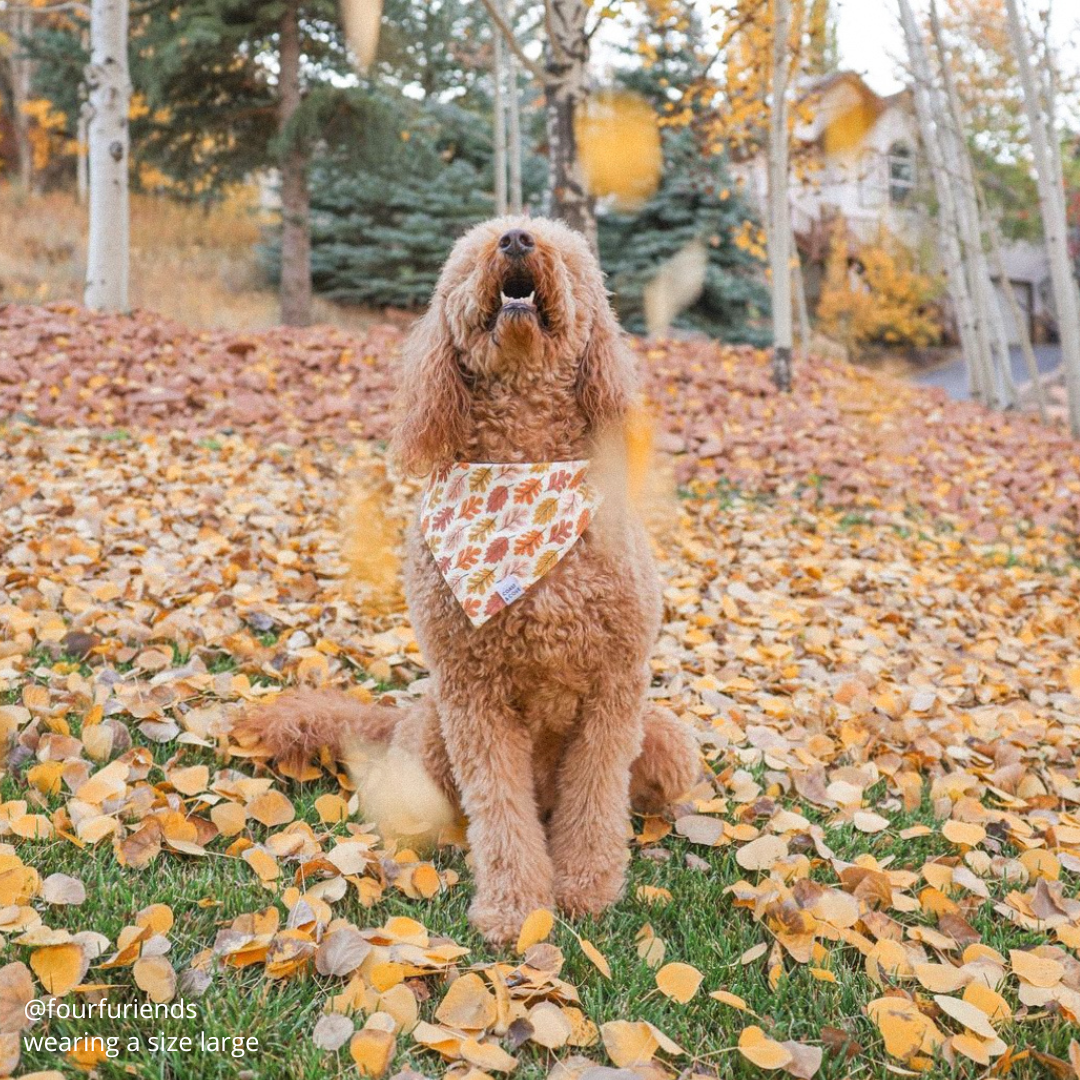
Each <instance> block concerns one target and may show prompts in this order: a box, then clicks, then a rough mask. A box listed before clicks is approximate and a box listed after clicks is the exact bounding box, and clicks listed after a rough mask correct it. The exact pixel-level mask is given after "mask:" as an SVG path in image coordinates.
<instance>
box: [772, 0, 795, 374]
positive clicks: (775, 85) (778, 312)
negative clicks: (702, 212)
mask: <svg viewBox="0 0 1080 1080" xmlns="http://www.w3.org/2000/svg"><path fill="white" fill-rule="evenodd" d="M790 25H791V2H790V0H774V6H773V77H772V101H771V108H770V115H769V236H768V240H769V268H770V271H771V276H772V322H773V382H774V383H775V384H776V388H777V389H778V390H781V391H784V392H787V391H789V390H790V389H791V347H792V325H791V208H790V205H789V203H788V123H787V116H788V111H787V82H788V71H789V67H790V57H789V53H788V29H789V27H790Z"/></svg>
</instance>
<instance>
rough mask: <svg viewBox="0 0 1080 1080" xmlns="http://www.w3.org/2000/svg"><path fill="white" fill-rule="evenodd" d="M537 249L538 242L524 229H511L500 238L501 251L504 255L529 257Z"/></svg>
mask: <svg viewBox="0 0 1080 1080" xmlns="http://www.w3.org/2000/svg"><path fill="white" fill-rule="evenodd" d="M534 247H536V241H535V240H534V239H533V235H532V233H530V232H526V231H525V230H524V229H511V230H510V231H509V232H505V233H503V234H502V236H501V237H500V238H499V250H500V251H501V252H502V253H503V254H504V255H515V256H521V255H528V254H529V252H530V251H532V249H533V248H534Z"/></svg>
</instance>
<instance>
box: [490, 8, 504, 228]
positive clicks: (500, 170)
mask: <svg viewBox="0 0 1080 1080" xmlns="http://www.w3.org/2000/svg"><path fill="white" fill-rule="evenodd" d="M504 51H505V48H504V43H503V36H502V34H501V33H500V32H499V28H498V27H495V33H494V34H493V35H492V65H491V66H492V69H493V70H492V72H491V75H492V79H493V80H494V83H495V90H494V93H493V95H492V112H493V113H494V117H493V124H494V139H493V140H492V141H493V143H494V151H495V153H494V157H495V162H494V164H495V214H496V216H497V217H502V216H503V215H504V214H505V213H506V210H507V199H506V106H505V105H504V103H503V76H504V75H505V70H504V69H505V66H506V65H505V62H504V60H503V52H504Z"/></svg>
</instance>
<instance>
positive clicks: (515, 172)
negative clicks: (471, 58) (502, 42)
mask: <svg viewBox="0 0 1080 1080" xmlns="http://www.w3.org/2000/svg"><path fill="white" fill-rule="evenodd" d="M506 84H507V95H508V101H507V122H508V124H507V126H508V128H509V138H508V146H507V153H508V155H509V157H510V213H511V214H520V213H521V212H522V211H523V209H524V199H523V195H522V186H521V89H520V87H519V86H518V61H517V57H516V56H515V55H514V54H513V52H511V53H510V56H509V58H508V60H507V65H506Z"/></svg>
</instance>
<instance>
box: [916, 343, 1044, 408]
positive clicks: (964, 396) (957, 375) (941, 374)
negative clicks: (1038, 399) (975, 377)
mask: <svg viewBox="0 0 1080 1080" xmlns="http://www.w3.org/2000/svg"><path fill="white" fill-rule="evenodd" d="M1035 359H1036V360H1037V361H1038V363H1039V370H1040V371H1041V372H1044V373H1045V372H1050V371H1053V370H1054V369H1055V368H1056V367H1057V366H1058V364H1060V363H1061V346H1060V345H1036V346H1035ZM1012 369H1013V378H1014V379H1015V380H1016V381H1017V383H1026V382H1028V372H1027V365H1026V364H1025V363H1024V357H1023V355H1022V354H1021V352H1020V350H1019V348H1014V349H1013V350H1012ZM915 382H917V383H918V384H919V385H920V386H941V387H944V388H945V392H946V393H947V394H948V395H949V397H951V398H953V399H955V400H956V401H967V400H968V399H969V398H970V397H971V393H970V391H969V390H968V384H967V374H966V373H965V371H964V361H963V360H962V359H961V358H960V357H959V356H957V358H956V359H955V360H950V361H949V362H948V363H945V364H942V365H941V367H938V368H934V370H933V371H927V372H925V373H924V374H922V375H918V376H916V378H915Z"/></svg>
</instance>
